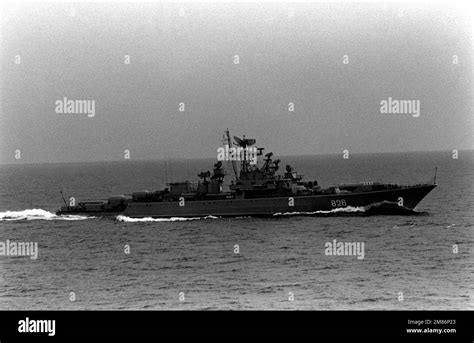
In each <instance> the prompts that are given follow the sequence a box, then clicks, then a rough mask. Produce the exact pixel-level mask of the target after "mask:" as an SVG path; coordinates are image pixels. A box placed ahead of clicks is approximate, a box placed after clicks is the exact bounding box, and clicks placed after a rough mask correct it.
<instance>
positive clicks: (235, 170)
mask: <svg viewBox="0 0 474 343" xmlns="http://www.w3.org/2000/svg"><path fill="white" fill-rule="evenodd" d="M225 133H226V135H227V144H228V145H229V149H230V148H232V140H231V139H230V133H229V129H227V130H226V131H225ZM232 169H233V170H234V175H235V181H237V180H238V179H239V176H238V173H237V164H236V162H235V160H232Z"/></svg>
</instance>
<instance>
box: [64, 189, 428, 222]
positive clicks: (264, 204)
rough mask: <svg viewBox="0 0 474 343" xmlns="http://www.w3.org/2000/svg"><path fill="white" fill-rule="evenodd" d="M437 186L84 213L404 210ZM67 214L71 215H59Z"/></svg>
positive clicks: (161, 214)
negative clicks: (387, 206) (386, 207)
mask: <svg viewBox="0 0 474 343" xmlns="http://www.w3.org/2000/svg"><path fill="white" fill-rule="evenodd" d="M435 187H436V185H432V184H426V185H419V186H410V187H404V188H398V189H391V190H381V191H370V192H360V193H340V194H326V195H311V196H294V197H281V198H257V199H226V200H200V201H184V202H181V203H180V202H176V201H174V202H170V201H165V202H131V203H129V204H128V205H127V207H126V208H125V209H124V210H123V211H121V212H112V213H111V212H95V213H89V212H83V213H77V212H76V213H74V214H85V215H93V216H101V215H104V216H111V215H124V216H127V217H130V218H144V217H151V218H170V217H205V216H218V217H224V216H230V217H238V216H273V215H275V214H285V213H302V214H304V213H312V212H318V211H321V212H325V211H332V210H335V209H338V208H344V207H353V208H360V207H364V208H365V207H367V206H369V205H373V204H377V203H382V202H388V203H392V204H397V205H398V206H401V207H403V208H404V209H414V208H415V207H416V206H417V205H418V203H419V202H420V201H421V200H422V199H423V198H424V197H425V196H426V195H427V194H428V193H429V192H431V191H432V190H433V189H434V188H435ZM60 214H68V213H64V212H63V213H60Z"/></svg>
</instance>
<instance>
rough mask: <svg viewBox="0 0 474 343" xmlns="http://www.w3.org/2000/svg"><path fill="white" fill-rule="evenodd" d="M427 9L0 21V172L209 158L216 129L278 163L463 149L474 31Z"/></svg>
mask: <svg viewBox="0 0 474 343" xmlns="http://www.w3.org/2000/svg"><path fill="white" fill-rule="evenodd" d="M439 6H440V5H439ZM439 6H438V7H426V6H423V5H421V4H417V5H408V4H403V5H398V4H377V3H373V4H361V3H352V4H335V3H332V4H327V3H326V4H323V3H319V4H318V3H313V4H284V3H274V4H272V3H265V4H212V3H207V4H184V5H180V4H176V3H175V4H159V3H148V4H91V3H89V4H88V3H80V4H77V5H74V6H73V5H68V4H35V5H18V6H15V5H9V6H8V7H3V8H2V32H1V35H2V37H1V38H2V42H1V58H2V70H1V81H2V83H1V90H2V98H1V105H2V109H1V122H0V134H1V138H0V162H1V163H13V162H17V163H21V162H23V163H31V162H62V161H68V162H69V161H100V160H120V159H123V158H124V151H125V150H129V151H130V157H131V159H160V158H167V157H168V156H170V157H171V158H196V157H213V156H216V150H217V148H218V147H219V146H221V145H222V134H223V131H224V130H225V129H226V128H227V127H228V128H229V129H230V131H231V134H233V135H237V136H241V135H242V134H246V135H247V137H253V138H257V142H258V143H260V145H261V146H264V147H266V148H267V149H270V150H271V151H274V152H275V154H276V155H291V154H324V153H338V152H342V151H343V150H344V149H347V150H349V151H350V152H354V153H356V152H386V151H420V150H452V149H472V148H473V147H474V145H473V139H472V129H473V125H472V102H471V101H472V100H471V95H472V89H471V85H472V83H471V80H472V25H471V22H470V17H469V16H468V15H467V13H465V12H464V11H460V10H455V9H449V8H448V7H446V6H444V7H439ZM126 55H128V56H129V61H130V64H126V63H125V61H126V59H127V58H126ZM236 55H238V62H239V63H238V64H236ZM344 55H347V56H346V57H344ZM344 62H348V63H347V64H345V63H344ZM64 97H66V98H68V99H72V100H94V101H95V116H94V117H93V118H90V117H88V116H87V114H81V113H76V114H62V113H56V111H55V109H56V101H57V100H60V99H63V98H64ZM389 97H391V98H392V99H394V100H414V101H419V104H420V115H419V117H414V116H413V115H411V114H394V113H392V114H383V113H381V111H380V109H381V101H383V100H388V98H389ZM290 102H292V103H294V111H293V112H292V111H289V103H290ZM180 103H184V105H185V108H184V112H180V111H179V104H180ZM17 150H19V151H20V156H21V159H19V160H18V159H15V153H16V152H17Z"/></svg>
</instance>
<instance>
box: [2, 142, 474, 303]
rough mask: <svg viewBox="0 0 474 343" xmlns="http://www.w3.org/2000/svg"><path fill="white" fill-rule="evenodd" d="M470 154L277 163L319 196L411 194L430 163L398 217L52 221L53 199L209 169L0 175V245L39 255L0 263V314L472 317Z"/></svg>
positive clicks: (105, 166)
mask: <svg viewBox="0 0 474 343" xmlns="http://www.w3.org/2000/svg"><path fill="white" fill-rule="evenodd" d="M473 155H474V154H473V152H472V151H461V152H460V153H459V158H458V159H453V158H452V154H451V152H430V153H403V154H367V155H363V154H361V155H351V156H350V158H349V159H348V160H343V159H342V158H341V156H303V157H288V158H283V162H282V165H284V164H285V163H287V162H289V163H291V164H292V165H294V166H295V167H296V169H297V170H298V172H300V173H301V174H304V175H305V177H306V179H308V180H318V182H319V184H320V185H322V186H330V185H334V184H338V183H343V182H362V181H381V182H391V183H419V182H423V181H428V180H429V179H430V178H432V177H433V174H434V168H435V166H437V167H438V179H437V181H438V184H439V186H438V187H437V188H436V189H435V190H434V191H433V192H432V193H430V194H429V195H428V196H427V197H426V198H425V199H424V200H423V201H422V202H421V204H420V205H419V206H418V208H417V209H416V211H417V212H418V213H414V214H412V215H403V216H402V215H389V216H387V215H371V216H361V215H351V214H347V215H344V216H341V215H337V214H335V215H333V216H332V215H329V216H323V217H321V216H288V217H276V218H206V219H195V220H182V219H180V218H175V219H171V220H146V221H131V220H129V219H128V218H109V219H104V218H83V217H77V216H70V217H65V218H64V217H57V216H56V215H55V214H54V213H55V211H56V210H57V209H58V208H59V207H60V206H61V204H62V199H61V196H60V191H61V190H63V192H64V194H65V195H66V196H74V197H76V198H77V199H88V198H101V197H108V196H109V195H117V194H124V193H131V192H133V191H137V190H144V189H148V190H156V189H160V188H162V187H163V186H164V184H165V182H166V180H168V181H169V180H170V179H171V177H172V179H173V180H174V181H176V180H179V179H185V178H188V177H191V178H194V175H197V173H198V172H200V171H202V170H208V169H211V168H212V164H213V163H214V161H212V160H195V161H191V160H189V161H174V162H173V163H172V170H170V168H165V163H164V162H161V161H123V162H104V163H78V164H44V165H26V164H25V165H8V166H1V167H0V242H6V241H7V240H10V241H14V242H37V243H38V256H37V259H31V258H30V257H28V256H23V257H17V256H15V257H14V256H0V269H1V272H0V309H2V310H5V309H18V310H23V309H30V310H40V309H51V310H53V309H68V310H74V309H79V310H82V309H90V310H96V309H97V310H100V309H104V310H105V309H157V310H161V309H167V310H168V309H171V310H180V309H183V310H189V309H191V310H195V309H196V310H201V309H217V310H227V309H234V310H240V309H243V310H247V309H248V310H261V309H268V310H271V309H277V310H279V309H289V310H346V309H348V310H371V309H388V310H404V309H409V310H413V309H425V310H431V309H433V310H434V309H440V310H441V309H442V310H455V309H474V302H473V299H472V297H473V293H474V292H473V290H474V278H473V272H474V264H473V262H474V261H473V258H472V256H473V243H474V239H473V238H474V236H473V229H474V212H473V203H474V193H473V184H472V180H473V176H474V175H473V170H474V168H473V167H474V163H473V162H474V158H473V157H474V156H473ZM166 169H167V172H165V170H166ZM334 239H336V240H337V241H341V242H363V243H364V258H363V259H358V258H357V257H356V256H328V255H326V254H325V250H326V247H325V244H326V243H327V242H332V241H333V240H334ZM127 246H128V247H129V249H130V250H129V253H126V248H127ZM237 246H238V250H239V251H238V253H236V249H237ZM455 247H457V252H456V253H455V252H454V251H453V249H454V248H455ZM127 252H128V251H127ZM401 296H403V298H402V297H401ZM72 300H74V301H72Z"/></svg>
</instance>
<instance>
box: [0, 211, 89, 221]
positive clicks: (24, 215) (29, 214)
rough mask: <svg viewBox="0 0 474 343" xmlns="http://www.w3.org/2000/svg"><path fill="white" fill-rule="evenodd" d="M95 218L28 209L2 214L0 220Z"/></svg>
mask: <svg viewBox="0 0 474 343" xmlns="http://www.w3.org/2000/svg"><path fill="white" fill-rule="evenodd" d="M90 218H94V217H87V216H78V215H62V216H58V215H56V214H54V213H52V212H49V211H45V210H43V209H40V208H33V209H27V210H23V211H6V212H0V220H5V221H14V220H84V219H90Z"/></svg>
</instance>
